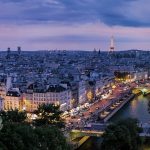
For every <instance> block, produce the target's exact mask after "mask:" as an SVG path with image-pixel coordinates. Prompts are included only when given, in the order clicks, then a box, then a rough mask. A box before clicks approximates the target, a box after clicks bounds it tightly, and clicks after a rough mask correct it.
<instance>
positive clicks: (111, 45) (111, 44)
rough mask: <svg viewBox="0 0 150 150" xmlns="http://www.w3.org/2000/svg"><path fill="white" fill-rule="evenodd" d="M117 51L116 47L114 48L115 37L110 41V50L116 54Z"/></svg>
mask: <svg viewBox="0 0 150 150" xmlns="http://www.w3.org/2000/svg"><path fill="white" fill-rule="evenodd" d="M114 50H115V46H114V37H113V36H112V37H111V39H110V48H109V52H114Z"/></svg>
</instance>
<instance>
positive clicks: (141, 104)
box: [79, 95, 150, 150]
mask: <svg viewBox="0 0 150 150" xmlns="http://www.w3.org/2000/svg"><path fill="white" fill-rule="evenodd" d="M149 101H150V96H146V97H144V96H142V95H140V96H138V97H136V98H134V99H133V100H132V101H130V102H129V103H128V104H126V105H125V106H124V107H123V108H122V109H121V110H120V111H118V112H117V113H116V115H114V117H112V118H111V120H110V121H111V122H113V121H117V120H119V119H122V118H128V117H132V118H137V119H138V120H139V121H140V122H142V123H147V122H150V114H149V113H148V102H149ZM100 141H101V139H100V138H96V137H92V138H90V139H89V140H88V141H86V142H85V143H84V144H83V145H82V146H81V147H80V148H79V150H100Z"/></svg>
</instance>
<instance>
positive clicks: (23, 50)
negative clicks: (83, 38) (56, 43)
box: [0, 49, 150, 52]
mask: <svg viewBox="0 0 150 150" xmlns="http://www.w3.org/2000/svg"><path fill="white" fill-rule="evenodd" d="M40 51H43V52H44V51H45V52H47V51H49V52H50V51H53V52H54V51H56V52H59V51H61V52H63V51H69V52H78V51H79V52H80V51H81V52H94V49H93V50H87V49H85V50H83V49H77V50H75V49H39V50H38V49H37V50H31V49H30V50H25V49H21V52H40ZM125 51H150V50H146V49H126V50H115V51H114V52H125ZM0 52H7V49H6V50H1V49H0ZM10 52H17V49H15V50H14V49H11V50H10ZM96 52H99V49H96ZM100 52H109V51H108V50H100Z"/></svg>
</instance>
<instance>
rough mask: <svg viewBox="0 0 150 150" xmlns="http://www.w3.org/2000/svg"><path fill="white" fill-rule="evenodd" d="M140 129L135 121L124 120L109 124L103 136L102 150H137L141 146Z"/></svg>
mask: <svg viewBox="0 0 150 150" xmlns="http://www.w3.org/2000/svg"><path fill="white" fill-rule="evenodd" d="M140 131H141V128H139V127H138V121H137V120H136V119H130V118H129V119H125V120H121V121H119V122H117V123H114V124H111V125H109V126H108V127H107V128H106V131H105V133H104V135H103V141H102V149H103V150H138V149H139V147H140V146H141V144H142V141H141V139H140V137H139V132H140Z"/></svg>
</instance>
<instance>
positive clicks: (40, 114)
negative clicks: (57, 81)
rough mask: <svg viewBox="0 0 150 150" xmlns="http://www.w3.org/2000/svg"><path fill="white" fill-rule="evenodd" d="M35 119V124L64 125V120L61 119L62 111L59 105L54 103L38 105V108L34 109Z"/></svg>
mask: <svg viewBox="0 0 150 150" xmlns="http://www.w3.org/2000/svg"><path fill="white" fill-rule="evenodd" d="M35 114H36V115H37V119H36V120H35V125H38V126H41V125H54V126H57V127H59V128H61V127H64V122H63V120H62V119H61V114H62V111H60V109H59V106H58V105H57V106H56V105H54V104H47V105H46V104H42V105H39V107H38V109H37V110H36V111H35Z"/></svg>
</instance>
